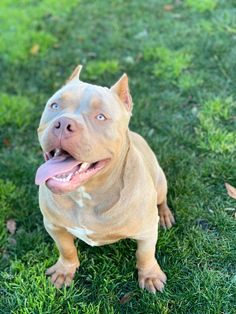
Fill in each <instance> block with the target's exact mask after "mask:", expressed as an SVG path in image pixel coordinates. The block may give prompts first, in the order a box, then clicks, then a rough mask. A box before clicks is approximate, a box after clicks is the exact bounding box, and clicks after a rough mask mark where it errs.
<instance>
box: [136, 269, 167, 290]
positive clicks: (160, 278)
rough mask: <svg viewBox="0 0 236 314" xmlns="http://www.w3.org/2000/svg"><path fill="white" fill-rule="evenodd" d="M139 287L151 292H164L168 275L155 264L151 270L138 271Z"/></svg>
mask: <svg viewBox="0 0 236 314" xmlns="http://www.w3.org/2000/svg"><path fill="white" fill-rule="evenodd" d="M138 281H139V286H140V288H142V289H147V290H148V291H149V292H152V293H156V291H160V292H162V291H163V289H164V285H165V283H166V275H165V273H164V272H163V271H162V270H161V268H160V267H159V265H158V264H155V265H154V266H153V267H152V268H150V269H149V270H144V269H141V270H139V271H138Z"/></svg>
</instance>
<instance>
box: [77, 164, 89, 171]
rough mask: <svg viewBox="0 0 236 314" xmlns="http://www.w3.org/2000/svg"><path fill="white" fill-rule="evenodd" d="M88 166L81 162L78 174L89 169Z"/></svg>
mask: <svg viewBox="0 0 236 314" xmlns="http://www.w3.org/2000/svg"><path fill="white" fill-rule="evenodd" d="M89 166H90V164H89V163H88V162H83V163H82V164H81V166H80V168H79V173H80V172H82V171H83V172H84V171H86V170H87V169H88V168H89Z"/></svg>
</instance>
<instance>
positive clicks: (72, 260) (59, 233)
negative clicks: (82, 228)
mask: <svg viewBox="0 0 236 314" xmlns="http://www.w3.org/2000/svg"><path fill="white" fill-rule="evenodd" d="M44 225H45V228H46V230H47V232H48V233H49V234H50V236H51V237H52V238H53V240H54V241H55V242H56V245H57V248H58V250H59V253H60V257H59V259H58V261H57V262H56V264H55V265H53V266H52V267H50V268H48V269H47V271H46V275H49V276H51V282H52V283H53V284H54V285H55V287H56V288H61V287H62V286H63V285H65V286H69V285H70V284H71V282H72V280H73V277H74V274H75V272H76V269H77V268H78V267H79V265H80V263H79V259H78V254H77V249H76V247H75V244H74V236H72V235H71V234H70V233H68V232H67V231H66V230H65V229H64V228H61V227H57V226H55V225H53V224H50V223H48V222H47V221H46V220H44Z"/></svg>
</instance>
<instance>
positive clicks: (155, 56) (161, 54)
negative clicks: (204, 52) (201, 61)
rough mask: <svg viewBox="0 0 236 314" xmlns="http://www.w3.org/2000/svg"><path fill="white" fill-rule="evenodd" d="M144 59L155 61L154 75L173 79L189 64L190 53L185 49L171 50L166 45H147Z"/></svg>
mask: <svg viewBox="0 0 236 314" xmlns="http://www.w3.org/2000/svg"><path fill="white" fill-rule="evenodd" d="M144 59H145V60H148V61H151V60H153V61H154V62H155V63H154V64H153V73H154V75H155V76H156V77H160V78H163V79H166V80H171V81H174V80H176V79H178V78H179V77H180V76H181V74H182V73H183V71H184V70H185V69H187V68H188V67H189V66H190V61H191V55H190V54H189V53H186V52H185V51H172V50H170V49H168V48H166V47H154V48H152V47H150V48H149V47H148V48H146V49H145V50H144Z"/></svg>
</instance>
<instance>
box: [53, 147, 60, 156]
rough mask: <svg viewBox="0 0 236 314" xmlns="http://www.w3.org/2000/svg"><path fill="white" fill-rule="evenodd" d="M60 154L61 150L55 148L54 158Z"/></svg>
mask: <svg viewBox="0 0 236 314" xmlns="http://www.w3.org/2000/svg"><path fill="white" fill-rule="evenodd" d="M60 153H61V150H60V149H59V148H56V150H55V155H54V156H59V155H60Z"/></svg>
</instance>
